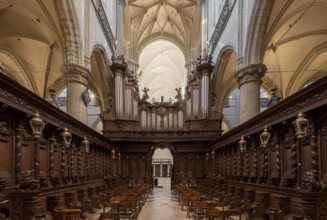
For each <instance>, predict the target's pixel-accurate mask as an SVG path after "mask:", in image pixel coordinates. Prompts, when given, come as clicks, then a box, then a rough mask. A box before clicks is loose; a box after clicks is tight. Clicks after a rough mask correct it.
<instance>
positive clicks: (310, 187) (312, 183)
mask: <svg viewBox="0 0 327 220" xmlns="http://www.w3.org/2000/svg"><path fill="white" fill-rule="evenodd" d="M301 188H303V189H304V190H306V191H309V192H326V191H327V185H326V184H324V183H322V182H319V181H317V180H316V179H315V177H314V174H313V173H312V172H311V171H308V172H306V173H305V175H304V177H303V181H302V182H301Z"/></svg>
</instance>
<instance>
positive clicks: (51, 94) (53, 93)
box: [47, 89, 60, 108]
mask: <svg viewBox="0 0 327 220" xmlns="http://www.w3.org/2000/svg"><path fill="white" fill-rule="evenodd" d="M47 101H48V102H49V103H51V104H52V105H54V106H56V107H57V108H59V106H60V105H59V103H58V100H57V99H56V91H55V90H54V89H49V97H48V98H47Z"/></svg>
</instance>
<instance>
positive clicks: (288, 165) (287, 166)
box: [282, 148, 292, 177]
mask: <svg viewBox="0 0 327 220" xmlns="http://www.w3.org/2000/svg"><path fill="white" fill-rule="evenodd" d="M282 158H283V159H282V172H283V176H284V177H290V176H291V175H292V174H291V171H292V161H291V148H286V149H284V150H283V154H282Z"/></svg>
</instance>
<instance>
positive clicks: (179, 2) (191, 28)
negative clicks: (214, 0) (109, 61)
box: [125, 0, 200, 101]
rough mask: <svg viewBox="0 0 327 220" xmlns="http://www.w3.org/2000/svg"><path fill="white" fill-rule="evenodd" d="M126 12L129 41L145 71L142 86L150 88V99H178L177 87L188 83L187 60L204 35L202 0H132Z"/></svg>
mask: <svg viewBox="0 0 327 220" xmlns="http://www.w3.org/2000/svg"><path fill="white" fill-rule="evenodd" d="M125 13H126V14H125V19H128V20H127V21H126V20H125V25H127V28H126V29H125V30H127V31H129V32H128V33H127V34H125V37H126V41H127V43H128V44H131V45H132V47H133V48H135V50H134V54H133V53H131V54H132V55H131V56H132V57H133V59H135V60H137V62H138V63H139V71H142V76H141V78H140V87H141V88H144V87H147V88H149V89H150V91H149V96H150V100H152V98H154V99H155V100H156V101H160V100H161V96H164V100H165V101H168V100H169V99H170V98H172V99H173V101H175V96H176V94H177V93H176V91H175V88H182V89H184V87H185V81H186V69H185V62H188V59H189V57H190V51H191V48H194V47H195V48H196V47H197V43H195V42H198V39H199V37H200V34H199V33H200V32H199V27H200V5H199V3H198V1H196V0H129V1H128V5H127V9H126V10H125ZM158 39H161V40H165V41H157V40H158ZM174 44H175V45H174ZM193 44H194V45H193ZM176 45H178V46H176Z"/></svg>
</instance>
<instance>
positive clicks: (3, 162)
mask: <svg viewBox="0 0 327 220" xmlns="http://www.w3.org/2000/svg"><path fill="white" fill-rule="evenodd" d="M0 152H1V154H0V172H10V160H11V158H10V143H9V142H2V141H0Z"/></svg>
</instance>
